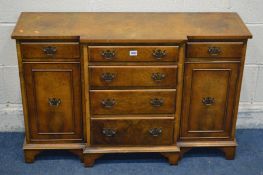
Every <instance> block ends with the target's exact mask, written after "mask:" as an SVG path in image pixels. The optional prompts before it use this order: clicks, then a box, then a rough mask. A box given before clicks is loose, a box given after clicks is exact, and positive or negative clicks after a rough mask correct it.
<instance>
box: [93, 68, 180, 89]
mask: <svg viewBox="0 0 263 175" xmlns="http://www.w3.org/2000/svg"><path fill="white" fill-rule="evenodd" d="M90 83H91V88H92V89H93V88H100V87H136V86H137V87H138V86H139V87H162V88H176V83H177V66H90Z"/></svg>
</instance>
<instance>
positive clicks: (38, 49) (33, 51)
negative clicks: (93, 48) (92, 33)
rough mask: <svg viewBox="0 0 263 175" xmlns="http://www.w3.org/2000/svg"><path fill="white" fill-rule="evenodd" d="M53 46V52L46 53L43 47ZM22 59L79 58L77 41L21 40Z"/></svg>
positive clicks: (55, 59) (51, 59)
mask: <svg viewBox="0 0 263 175" xmlns="http://www.w3.org/2000/svg"><path fill="white" fill-rule="evenodd" d="M48 47H50V48H54V49H55V50H54V54H51V55H48V54H47V53H45V51H44V49H46V48H48ZM21 51H22V57H23V59H41V60H42V61H44V60H49V61H53V60H54V61H57V59H69V58H72V59H79V57H80V53H79V51H80V48H79V43H77V42H74V43H72V42H62V43H57V42H37V43H36V42H23V43H21Z"/></svg>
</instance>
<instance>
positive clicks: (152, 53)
mask: <svg viewBox="0 0 263 175" xmlns="http://www.w3.org/2000/svg"><path fill="white" fill-rule="evenodd" d="M178 50H179V49H178V46H92V47H89V60H90V61H110V62H123V61H127V62H140V61H141V62H143V61H146V62H147V61H151V62H158V61H170V62H172V61H173V62H174V61H177V59H178Z"/></svg>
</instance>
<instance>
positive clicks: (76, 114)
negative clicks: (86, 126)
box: [24, 63, 83, 142]
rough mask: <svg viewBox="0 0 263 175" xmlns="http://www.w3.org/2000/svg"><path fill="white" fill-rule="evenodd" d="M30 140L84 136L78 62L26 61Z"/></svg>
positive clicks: (66, 139) (81, 137) (60, 139)
mask: <svg viewBox="0 0 263 175" xmlns="http://www.w3.org/2000/svg"><path fill="white" fill-rule="evenodd" d="M24 70H25V72H24V73H25V75H24V76H25V83H26V93H27V102H28V111H29V114H28V115H29V116H28V117H29V118H28V119H29V121H28V122H29V127H30V140H31V141H35V142H37V141H63V142H65V141H67V142H73V141H76V142H77V141H80V140H82V139H83V131H82V130H83V127H82V116H81V89H80V88H81V86H80V65H79V64H29V63H28V64H24Z"/></svg>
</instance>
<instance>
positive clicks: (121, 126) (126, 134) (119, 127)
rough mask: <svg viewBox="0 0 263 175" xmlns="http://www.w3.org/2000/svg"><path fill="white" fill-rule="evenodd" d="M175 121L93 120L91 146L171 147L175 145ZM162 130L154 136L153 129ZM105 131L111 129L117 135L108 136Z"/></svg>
mask: <svg viewBox="0 0 263 175" xmlns="http://www.w3.org/2000/svg"><path fill="white" fill-rule="evenodd" d="M173 122H174V121H173V120H163V119H161V120H156V119H151V120H149V119H148V120H138V119H135V120H107V119H104V120H94V119H93V120H92V121H91V126H92V129H91V144H92V145H93V146H94V145H104V146H115V145H119V146H121V145H130V146H131V145H134V146H140V145H170V144H172V143H173ZM156 128H157V129H161V133H160V134H157V135H156V136H153V135H151V134H150V130H151V129H156ZM103 129H111V130H114V131H115V132H116V134H115V135H112V136H107V135H105V134H104V133H103Z"/></svg>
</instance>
